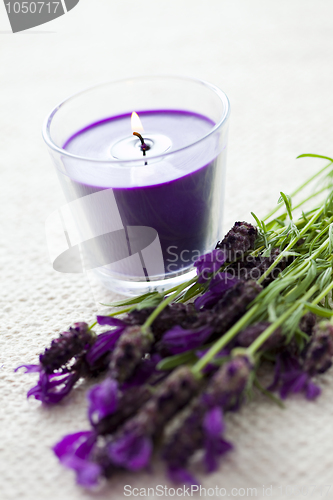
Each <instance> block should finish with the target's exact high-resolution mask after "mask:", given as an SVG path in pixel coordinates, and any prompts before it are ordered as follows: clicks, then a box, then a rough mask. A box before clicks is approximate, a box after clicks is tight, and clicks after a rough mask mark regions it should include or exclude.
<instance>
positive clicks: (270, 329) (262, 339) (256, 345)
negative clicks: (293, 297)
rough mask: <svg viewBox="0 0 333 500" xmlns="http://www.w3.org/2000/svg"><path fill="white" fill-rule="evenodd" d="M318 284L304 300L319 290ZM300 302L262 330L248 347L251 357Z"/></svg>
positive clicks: (247, 350)
mask: <svg viewBox="0 0 333 500" xmlns="http://www.w3.org/2000/svg"><path fill="white" fill-rule="evenodd" d="M317 288H318V285H313V286H312V287H311V288H310V290H308V292H307V293H306V294H305V295H304V297H303V298H302V300H307V299H308V298H310V297H311V295H313V294H314V293H315V291H316V290H317ZM299 305H300V302H299V301H296V303H295V304H293V305H292V306H291V307H290V308H289V309H288V310H287V311H285V312H284V313H283V314H281V316H280V317H279V318H278V319H277V320H276V321H274V323H272V324H271V325H269V327H268V328H266V330H265V331H263V332H262V334H261V335H259V337H257V338H256V340H255V341H254V342H252V344H251V345H250V347H248V348H247V349H246V353H247V355H248V356H249V357H251V356H253V355H254V354H255V352H256V351H257V350H258V349H259V348H260V347H261V346H262V345H263V344H264V342H266V340H267V339H268V338H269V337H270V336H271V335H272V333H273V332H274V331H275V330H276V329H277V327H278V326H280V325H282V323H283V322H284V321H285V320H286V319H287V318H289V316H291V314H292V313H293V312H294V311H296V309H297V308H298V307H299Z"/></svg>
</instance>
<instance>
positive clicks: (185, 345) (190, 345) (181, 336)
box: [160, 326, 213, 354]
mask: <svg viewBox="0 0 333 500" xmlns="http://www.w3.org/2000/svg"><path fill="white" fill-rule="evenodd" d="M212 331H213V328H212V327H210V326H204V327H201V328H194V329H192V330H190V329H186V330H185V329H184V328H182V327H181V326H174V327H173V328H172V329H171V330H169V331H168V332H166V333H165V334H164V336H163V339H162V341H161V342H160V346H161V347H166V348H167V349H168V351H169V352H170V353H171V354H180V353H182V352H185V351H189V350H191V349H197V348H198V347H200V346H201V345H202V344H203V343H204V342H205V341H206V340H207V339H208V338H209V337H210V335H211V333H212Z"/></svg>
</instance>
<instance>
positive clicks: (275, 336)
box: [236, 321, 285, 351]
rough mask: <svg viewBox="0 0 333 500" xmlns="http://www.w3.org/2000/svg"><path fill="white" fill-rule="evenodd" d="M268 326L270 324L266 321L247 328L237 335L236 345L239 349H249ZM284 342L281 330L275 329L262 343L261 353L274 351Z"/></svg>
mask: <svg viewBox="0 0 333 500" xmlns="http://www.w3.org/2000/svg"><path fill="white" fill-rule="evenodd" d="M269 326H270V323H269V322H267V321H263V322H260V323H255V324H254V325H251V326H248V327H247V328H245V329H244V330H242V331H241V332H240V333H239V334H238V335H237V338H236V342H237V345H239V346H241V347H249V346H250V345H251V344H252V343H253V342H254V341H255V340H256V339H257V338H258V337H259V335H261V334H262V333H263V332H264V331H265V330H266V328H268V327H269ZM284 341H285V337H284V335H282V332H281V328H277V329H276V330H274V332H273V333H272V334H271V335H270V337H269V338H268V339H267V340H266V341H265V342H264V343H263V345H262V346H261V348H260V349H261V350H262V351H268V350H270V349H275V348H276V347H280V346H282V345H283V343H284Z"/></svg>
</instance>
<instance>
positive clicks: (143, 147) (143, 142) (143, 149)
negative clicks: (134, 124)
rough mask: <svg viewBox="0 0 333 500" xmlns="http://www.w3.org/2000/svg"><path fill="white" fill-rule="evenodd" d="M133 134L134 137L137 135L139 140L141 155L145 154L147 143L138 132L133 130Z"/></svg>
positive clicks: (147, 147)
mask: <svg viewBox="0 0 333 500" xmlns="http://www.w3.org/2000/svg"><path fill="white" fill-rule="evenodd" d="M133 135H136V137H139V139H140V141H141V151H142V152H143V156H146V151H148V150H149V149H150V147H149V146H148V144H146V143H145V140H144V138H143V137H142V135H141V134H139V132H133Z"/></svg>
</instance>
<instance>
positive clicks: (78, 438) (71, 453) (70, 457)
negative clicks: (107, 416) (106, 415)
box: [53, 431, 102, 488]
mask: <svg viewBox="0 0 333 500" xmlns="http://www.w3.org/2000/svg"><path fill="white" fill-rule="evenodd" d="M96 439H97V436H96V434H95V433H94V432H91V431H87V432H77V433H75V434H69V435H68V436H65V437H64V438H63V439H62V440H61V441H60V442H59V443H57V444H56V445H55V446H54V447H53V451H54V453H55V455H56V456H57V457H58V458H59V460H60V462H61V463H62V464H63V465H64V466H65V467H67V468H69V469H72V470H74V471H75V472H76V481H77V483H78V484H80V485H81V486H84V487H86V488H91V487H92V486H95V485H96V484H97V482H98V478H99V476H100V474H101V472H102V469H101V467H100V466H99V465H98V464H96V463H95V462H94V461H92V460H90V457H91V454H92V451H93V448H94V446H95V444H96Z"/></svg>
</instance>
